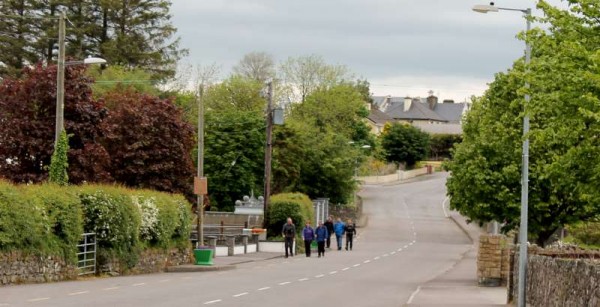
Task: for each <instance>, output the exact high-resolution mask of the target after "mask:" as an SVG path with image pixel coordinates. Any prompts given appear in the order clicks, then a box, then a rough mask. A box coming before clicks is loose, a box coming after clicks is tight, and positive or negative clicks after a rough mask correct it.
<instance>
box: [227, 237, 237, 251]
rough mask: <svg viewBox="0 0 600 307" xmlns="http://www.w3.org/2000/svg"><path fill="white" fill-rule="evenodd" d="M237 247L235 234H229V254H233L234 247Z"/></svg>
mask: <svg viewBox="0 0 600 307" xmlns="http://www.w3.org/2000/svg"><path fill="white" fill-rule="evenodd" d="M234 248H235V236H234V235H228V236H227V256H233V249H234Z"/></svg>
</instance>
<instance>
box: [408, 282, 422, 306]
mask: <svg viewBox="0 0 600 307" xmlns="http://www.w3.org/2000/svg"><path fill="white" fill-rule="evenodd" d="M419 291H421V286H418V287H417V290H415V292H413V293H412V294H411V295H410V297H409V298H408V301H407V302H406V304H407V305H410V304H411V303H412V300H413V299H414V298H415V296H417V293H419Z"/></svg>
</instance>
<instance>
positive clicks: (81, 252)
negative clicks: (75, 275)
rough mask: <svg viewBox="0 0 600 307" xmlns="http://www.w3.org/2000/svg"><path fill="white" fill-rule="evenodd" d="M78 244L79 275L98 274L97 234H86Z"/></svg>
mask: <svg viewBox="0 0 600 307" xmlns="http://www.w3.org/2000/svg"><path fill="white" fill-rule="evenodd" d="M81 236H82V237H83V238H82V240H81V241H79V244H77V268H79V275H86V274H96V234H95V233H84V234H82V235H81Z"/></svg>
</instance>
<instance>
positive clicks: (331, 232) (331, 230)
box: [323, 220, 333, 236]
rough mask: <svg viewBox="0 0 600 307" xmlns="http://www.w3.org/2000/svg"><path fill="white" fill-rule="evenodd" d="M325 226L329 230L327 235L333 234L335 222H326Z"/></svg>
mask: <svg viewBox="0 0 600 307" xmlns="http://www.w3.org/2000/svg"><path fill="white" fill-rule="evenodd" d="M323 226H325V228H327V233H328V236H329V235H331V234H333V222H332V221H330V220H327V221H325V223H323Z"/></svg>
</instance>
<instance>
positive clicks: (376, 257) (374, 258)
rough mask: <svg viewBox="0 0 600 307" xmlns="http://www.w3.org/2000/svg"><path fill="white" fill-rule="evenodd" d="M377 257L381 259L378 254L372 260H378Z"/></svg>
mask: <svg viewBox="0 0 600 307" xmlns="http://www.w3.org/2000/svg"><path fill="white" fill-rule="evenodd" d="M379 259H381V257H379V256H377V257H375V258H373V260H379Z"/></svg>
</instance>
